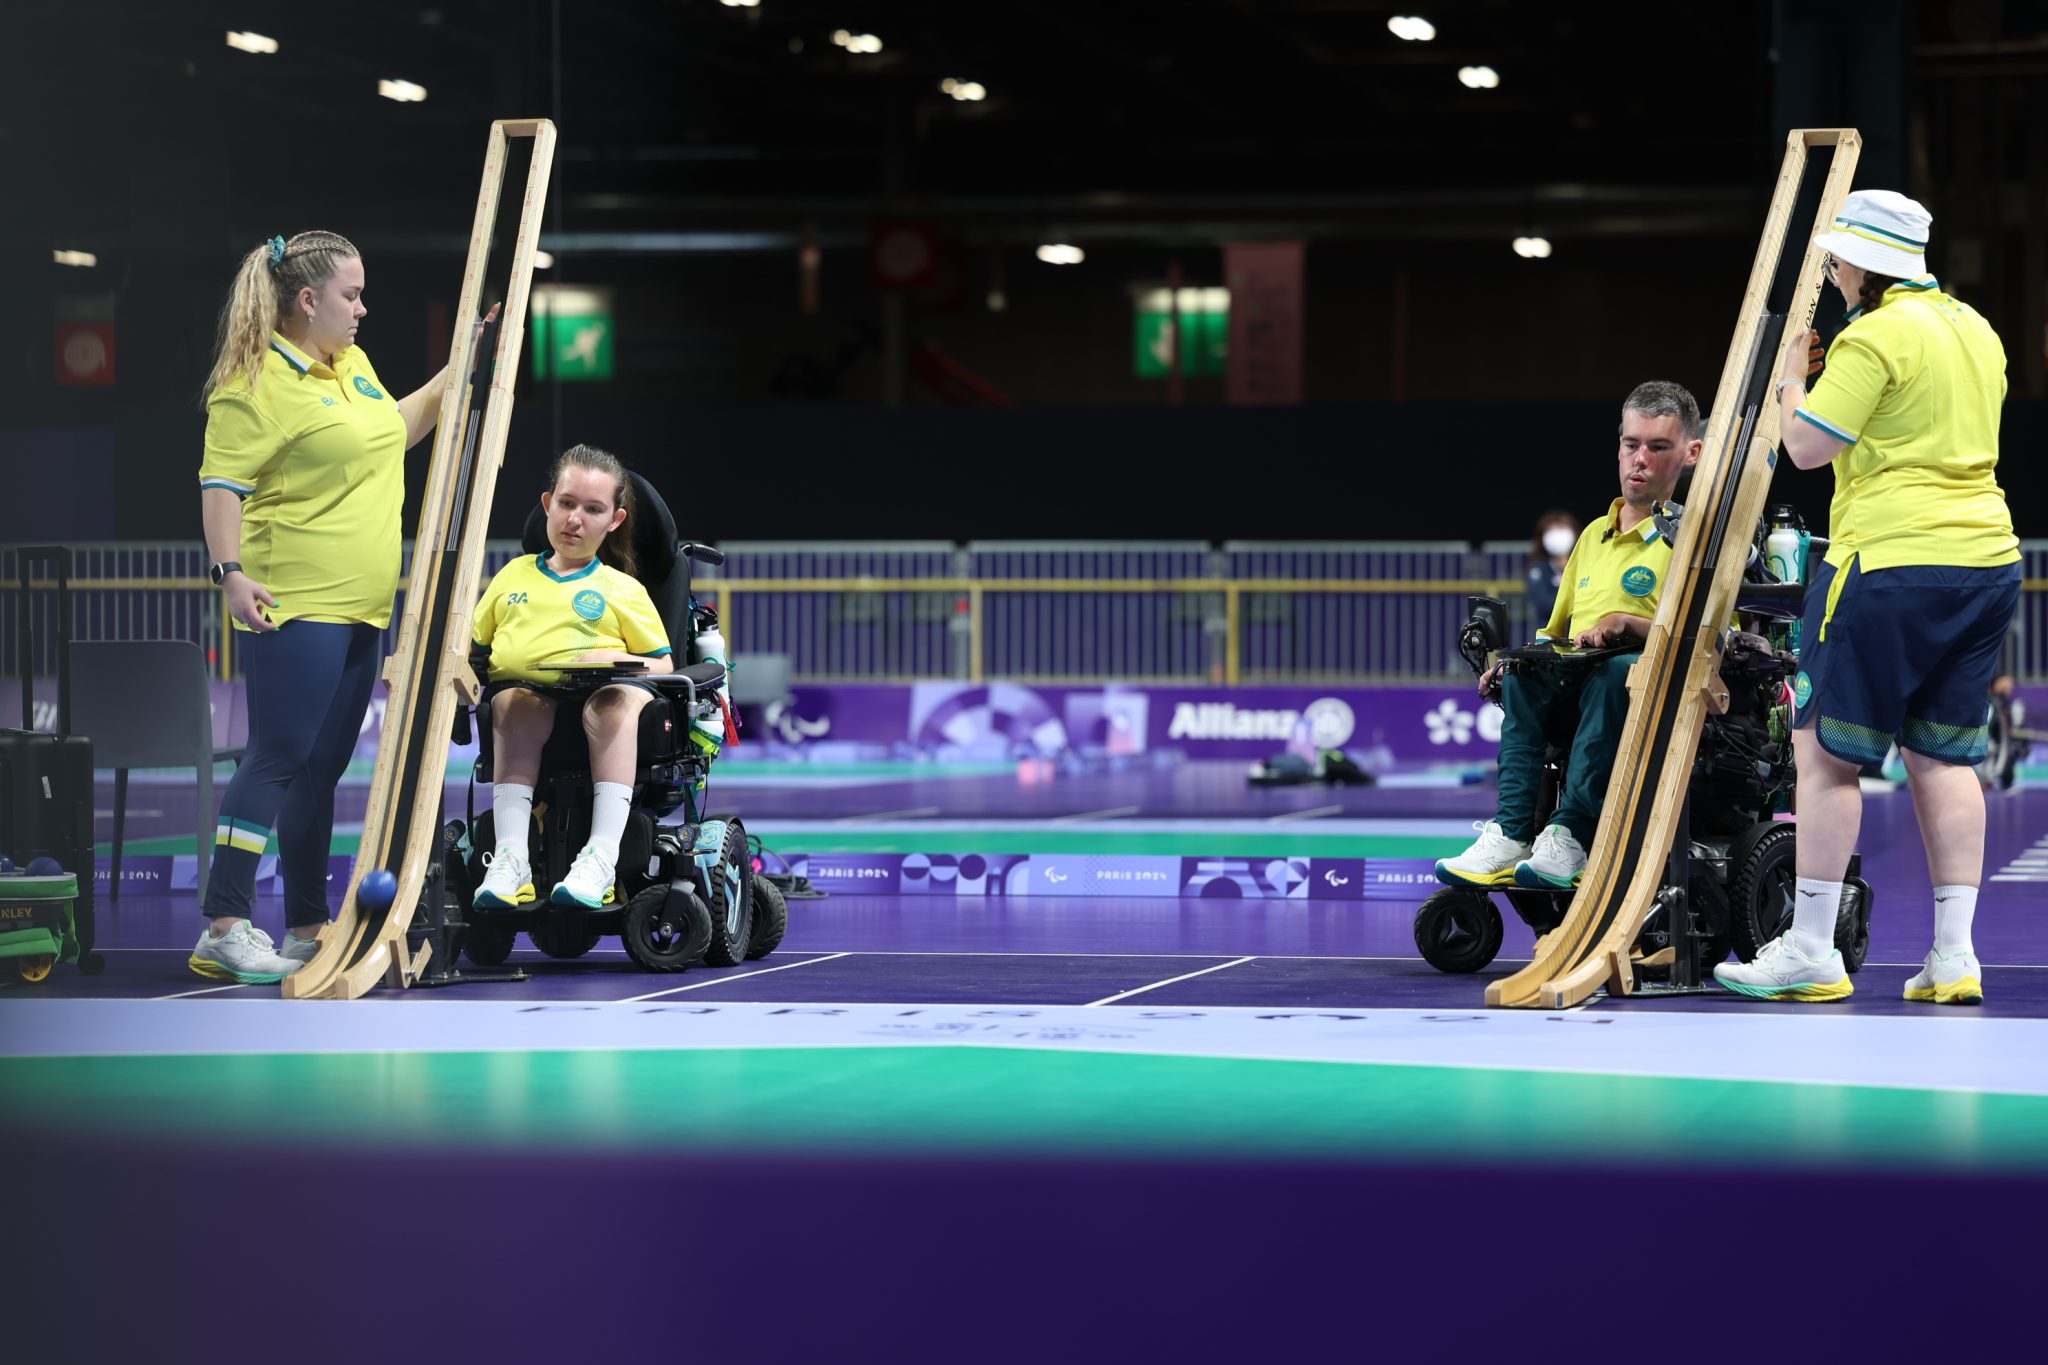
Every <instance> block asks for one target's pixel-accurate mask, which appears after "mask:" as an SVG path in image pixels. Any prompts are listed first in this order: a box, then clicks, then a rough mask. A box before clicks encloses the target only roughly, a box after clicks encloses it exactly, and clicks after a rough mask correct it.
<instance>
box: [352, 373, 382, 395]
mask: <svg viewBox="0 0 2048 1365" xmlns="http://www.w3.org/2000/svg"><path fill="white" fill-rule="evenodd" d="M356 392H357V393H359V394H361V395H362V396H363V397H365V398H382V397H383V396H384V395H383V393H382V392H381V391H380V390H379V389H378V388H377V386H376V385H375V384H372V383H371V382H370V381H369V380H367V379H365V378H363V377H362V376H361V375H357V376H356Z"/></svg>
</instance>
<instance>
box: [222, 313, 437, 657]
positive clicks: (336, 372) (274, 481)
mask: <svg viewBox="0 0 2048 1365" xmlns="http://www.w3.org/2000/svg"><path fill="white" fill-rule="evenodd" d="M199 486H200V487H201V488H225V489H228V490H230V491H231V492H233V493H235V494H236V495H237V496H239V497H240V498H241V499H242V548H241V556H240V558H241V564H242V571H243V572H244V573H246V574H248V575H249V577H251V578H253V579H254V580H256V581H257V582H258V583H261V584H262V585H263V586H264V587H266V588H268V589H269V590H270V592H271V595H272V596H273V597H275V598H277V605H276V606H275V607H272V608H270V612H269V615H270V619H271V620H273V621H275V622H277V623H278V624H279V625H283V624H284V623H285V622H286V621H291V620H295V619H299V618H304V619H306V620H312V621H342V622H358V621H360V622H364V623H367V624H369V625H373V626H377V627H379V628H380V629H381V628H382V627H384V626H386V625H389V624H390V622H391V600H392V597H393V595H394V594H395V593H396V592H397V591H398V568H399V547H400V543H401V540H402V532H401V528H400V526H399V517H400V514H401V508H402V507H403V505H404V501H405V418H404V417H403V416H402V415H401V414H400V413H399V411H398V400H397V399H396V398H395V397H393V396H392V395H391V394H389V393H387V392H385V390H384V385H383V384H382V382H380V381H379V380H378V378H377V372H376V371H375V370H374V369H372V368H370V358H369V357H368V356H366V355H364V354H363V352H362V349H361V348H360V347H356V346H351V347H349V348H348V349H346V350H344V351H342V352H340V353H339V354H337V355H336V356H335V357H334V362H333V364H331V365H323V364H322V363H320V362H319V361H317V360H314V359H313V358H312V357H310V356H308V355H306V354H305V353H304V352H302V351H300V350H299V349H298V348H297V347H296V346H293V345H292V344H291V343H290V342H289V341H286V340H285V339H284V338H283V337H282V336H278V335H275V334H273V335H272V336H271V338H270V349H269V350H268V351H266V352H265V353H264V356H263V368H262V370H261V372H260V373H259V374H258V375H257V377H256V382H255V383H254V384H253V385H252V384H250V383H249V382H248V381H246V380H244V379H241V378H237V379H235V380H233V381H231V382H230V383H228V384H226V385H224V386H222V387H221V388H219V389H216V390H215V391H214V392H213V393H212V394H211V395H209V396H208V398H207V400H206V451H205V454H204V455H203V456H202V457H201V459H200V463H199ZM235 629H237V630H246V629H248V627H246V626H244V625H243V624H242V623H241V622H240V621H237V622H235Z"/></svg>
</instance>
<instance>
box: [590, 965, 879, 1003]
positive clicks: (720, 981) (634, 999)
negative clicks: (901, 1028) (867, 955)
mask: <svg viewBox="0 0 2048 1365" xmlns="http://www.w3.org/2000/svg"><path fill="white" fill-rule="evenodd" d="M846 956H848V954H846V953H827V954H826V955H825V956H823V957H814V958H812V959H811V960H810V961H809V962H785V963H783V964H782V965H781V966H780V967H763V968H761V970H759V971H758V972H741V973H739V974H738V975H737V976H715V977H713V978H711V979H710V980H709V981H699V982H696V983H695V984H693V985H689V986H672V987H670V988H669V989H668V990H665V991H650V992H648V993H647V994H646V995H629V996H627V997H626V998H625V999H624V1000H617V1001H610V1002H602V1003H611V1004H619V1005H635V1004H638V1003H639V1002H640V1001H642V1000H659V999H660V998H661V997H662V996H664V995H680V994H681V993H682V992H684V991H701V990H703V989H704V988H705V987H706V986H722V985H724V984H725V983H726V982H728V981H745V980H746V979H747V978H748V977H750V976H766V975H768V973H770V972H787V971H792V970H794V969H795V968H798V967H809V966H812V965H813V964H815V963H819V962H830V961H831V960H832V959H833V958H835V957H846Z"/></svg>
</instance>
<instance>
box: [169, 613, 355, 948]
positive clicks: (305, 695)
mask: <svg viewBox="0 0 2048 1365" xmlns="http://www.w3.org/2000/svg"><path fill="white" fill-rule="evenodd" d="M380 634H381V632H380V631H378V629H377V628H376V627H375V626H368V625H362V624H354V625H342V624H339V623H337V622H332V621H287V622H285V624H284V625H282V626H279V627H278V628H277V629H276V630H275V631H273V632H270V633H268V634H263V635H255V634H246V633H245V634H243V635H240V636H238V637H237V638H236V640H235V643H236V645H237V646H239V647H240V649H241V651H242V674H243V677H244V679H245V680H246V682H247V686H248V695H249V745H248V752H247V754H246V756H245V757H244V758H243V759H242V766H241V767H239V768H237V769H236V770H235V778H234V781H232V782H230V783H229V784H228V790H227V795H226V796H224V797H223V798H221V803H220V823H219V828H218V829H217V831H216V832H215V834H214V843H213V872H212V875H211V876H210V877H209V879H208V880H207V884H206V904H205V905H204V906H202V907H201V909H202V911H203V913H205V914H206V915H207V916H209V917H211V916H215V915H244V916H245V915H247V914H248V913H249V901H250V899H251V897H253V896H254V895H255V891H256V864H257V861H258V860H259V859H260V858H261V857H262V854H263V846H264V843H265V842H266V841H267V839H268V838H269V835H270V830H271V827H272V826H276V828H277V850H278V865H279V869H280V870H281V871H282V872H283V874H284V922H285V924H286V925H287V926H289V927H292V928H296V927H298V926H301V925H311V924H323V923H325V922H326V920H327V856H328V852H329V848H330V846H331V845H332V843H333V841H334V787H335V784H336V783H338V782H340V781H341V775H342V773H343V772H345V771H346V770H347V768H348V761H349V757H350V756H351V755H352V754H353V753H354V752H355V747H356V736H357V735H358V734H360V733H361V731H362V726H363V713H364V712H365V711H366V710H368V708H369V705H370V690H371V688H372V687H374V686H375V685H376V682H377V664H378V662H379V656H380V655H381V654H382V653H383V651H382V649H381V648H380V645H379V641H378V637H379V635H380Z"/></svg>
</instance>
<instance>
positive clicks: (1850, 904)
mask: <svg viewBox="0 0 2048 1365" xmlns="http://www.w3.org/2000/svg"><path fill="white" fill-rule="evenodd" d="M1874 895H1875V893H1874V892H1872V891H1871V889H1870V883H1869V882H1866V881H1864V880H1863V878H1861V877H1851V878H1849V879H1848V880H1847V881H1845V882H1843V883H1842V911H1841V914H1839V915H1837V916H1836V917H1835V947H1837V948H1839V949H1841V951H1842V966H1843V967H1845V968H1847V969H1848V970H1849V971H1850V972H1851V973H1854V972H1860V971H1862V970H1863V963H1864V961H1865V959H1867V958H1868V957H1869V956H1870V903H1871V900H1872V898H1873V896H1874Z"/></svg>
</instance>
